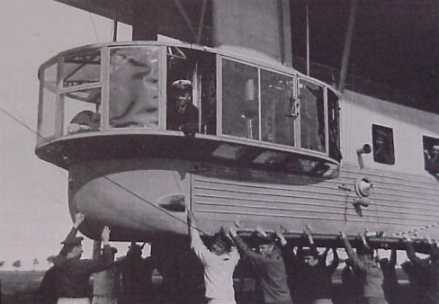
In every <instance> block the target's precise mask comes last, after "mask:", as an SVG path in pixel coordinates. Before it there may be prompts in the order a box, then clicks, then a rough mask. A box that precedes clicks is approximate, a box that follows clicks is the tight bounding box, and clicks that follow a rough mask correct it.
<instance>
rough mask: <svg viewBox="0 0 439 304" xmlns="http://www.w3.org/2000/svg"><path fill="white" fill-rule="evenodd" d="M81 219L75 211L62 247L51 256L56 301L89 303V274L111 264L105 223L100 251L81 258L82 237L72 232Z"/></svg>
mask: <svg viewBox="0 0 439 304" xmlns="http://www.w3.org/2000/svg"><path fill="white" fill-rule="evenodd" d="M84 219H85V216H84V215H83V214H82V213H77V214H75V221H74V224H73V228H72V229H71V230H70V232H69V234H68V235H67V237H66V239H65V240H64V241H63V242H62V244H63V247H62V249H61V251H60V253H59V254H58V256H57V257H56V258H55V262H54V264H55V267H56V278H57V280H56V294H57V296H58V301H57V303H58V304H89V303H90V300H89V298H90V285H89V281H90V276H91V275H92V274H93V273H95V272H100V271H102V270H105V269H107V268H109V267H110V266H111V265H112V264H113V254H112V248H111V247H110V245H109V240H110V229H109V228H108V227H107V226H105V227H104V229H103V230H102V233H101V239H102V243H103V244H104V250H103V255H102V256H100V257H99V258H98V259H94V260H89V259H81V255H82V252H83V250H82V240H83V238H82V237H77V236H76V234H77V232H78V228H79V226H80V225H81V223H82V222H83V221H84Z"/></svg>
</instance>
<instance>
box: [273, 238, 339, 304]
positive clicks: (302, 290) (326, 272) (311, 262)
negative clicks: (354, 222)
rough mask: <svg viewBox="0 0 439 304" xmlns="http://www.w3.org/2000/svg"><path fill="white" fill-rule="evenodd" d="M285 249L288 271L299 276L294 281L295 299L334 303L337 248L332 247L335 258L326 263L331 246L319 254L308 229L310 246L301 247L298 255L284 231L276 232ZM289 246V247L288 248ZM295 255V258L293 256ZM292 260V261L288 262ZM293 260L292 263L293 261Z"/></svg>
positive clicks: (306, 302) (306, 303) (314, 303)
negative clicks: (333, 292) (333, 282)
mask: <svg viewBox="0 0 439 304" xmlns="http://www.w3.org/2000/svg"><path fill="white" fill-rule="evenodd" d="M276 235H277V237H278V238H279V240H280V244H281V246H282V248H284V249H286V250H285V251H284V258H285V261H286V263H287V265H286V266H287V272H288V273H290V274H291V273H293V274H294V277H295V278H297V279H296V280H295V282H294V297H293V298H294V301H295V300H296V299H297V300H298V303H302V304H332V279H331V278H332V275H333V273H334V271H335V269H336V268H337V266H338V263H339V259H338V254H337V250H336V248H332V252H333V259H332V262H331V264H329V265H327V264H326V258H327V255H328V252H329V248H327V249H326V250H325V252H324V253H323V254H321V255H320V254H319V252H318V250H317V247H316V246H315V243H314V240H313V238H312V235H311V232H310V231H306V235H307V236H308V241H309V244H310V248H302V247H299V248H298V250H297V257H295V258H294V252H293V249H292V247H291V246H287V245H288V242H287V240H286V239H285V237H284V236H283V234H282V233H280V232H276ZM288 247H289V248H288ZM292 257H293V258H292ZM287 261H290V262H287ZM291 261H292V263H291Z"/></svg>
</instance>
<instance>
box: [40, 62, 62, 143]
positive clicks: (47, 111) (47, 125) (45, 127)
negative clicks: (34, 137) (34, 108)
mask: <svg viewBox="0 0 439 304" xmlns="http://www.w3.org/2000/svg"><path fill="white" fill-rule="evenodd" d="M57 70H58V64H56V63H54V64H52V65H50V66H48V67H47V68H45V69H44V70H43V72H42V73H41V75H40V77H41V79H40V86H41V88H40V91H41V96H40V109H39V120H38V134H39V135H40V136H39V137H38V138H39V140H40V141H45V140H48V139H51V138H52V137H54V136H55V135H56V132H57V121H56V118H57V112H58V109H59V104H58V103H57V96H56V91H57V90H56V87H57Z"/></svg>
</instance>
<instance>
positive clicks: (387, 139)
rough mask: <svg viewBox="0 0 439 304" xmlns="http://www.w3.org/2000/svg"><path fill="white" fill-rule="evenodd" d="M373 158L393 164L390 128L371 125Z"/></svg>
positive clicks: (393, 153) (391, 131) (393, 155)
mask: <svg viewBox="0 0 439 304" xmlns="http://www.w3.org/2000/svg"><path fill="white" fill-rule="evenodd" d="M372 141H373V159H374V161H376V162H377V163H382V164H388V165H393V164H395V152H394V147H393V130H392V129H391V128H387V127H383V126H379V125H375V124H373V125H372Z"/></svg>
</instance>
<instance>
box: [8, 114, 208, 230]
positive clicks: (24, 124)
mask: <svg viewBox="0 0 439 304" xmlns="http://www.w3.org/2000/svg"><path fill="white" fill-rule="evenodd" d="M0 111H1V112H2V113H4V114H5V115H7V116H8V117H9V118H11V119H12V120H13V121H15V122H16V123H17V124H19V125H21V126H22V127H24V128H25V129H27V130H28V131H30V132H31V133H33V134H34V135H37V136H38V137H40V138H42V139H46V138H45V137H44V136H42V135H41V134H39V133H38V131H36V130H34V129H33V128H31V127H29V126H28V125H27V124H26V123H24V122H23V121H21V120H20V119H18V118H17V117H15V116H14V115H13V114H11V113H10V112H9V111H7V110H6V109H4V108H2V107H0ZM88 169H90V167H88ZM90 171H93V170H92V169H90ZM104 179H106V180H107V181H109V182H110V183H112V184H113V185H115V186H117V187H119V188H120V189H122V190H124V191H126V192H127V193H129V194H131V195H133V196H134V197H136V198H138V199H140V200H141V201H143V202H145V203H147V204H148V205H150V206H152V207H153V208H155V209H157V210H159V211H161V212H163V213H164V214H167V215H168V216H170V217H172V218H173V219H176V220H177V221H179V222H181V223H183V224H185V225H188V224H187V222H186V221H185V220H182V219H180V218H179V217H177V216H175V215H173V214H172V213H169V212H168V211H166V210H165V209H163V208H160V207H159V206H156V205H154V204H153V203H151V202H149V201H148V200H146V199H145V198H143V197H142V196H141V195H139V194H137V193H136V192H134V191H132V190H130V189H128V188H127V187H125V186H124V185H122V184H120V183H118V182H116V181H114V180H112V179H111V178H109V177H108V176H104ZM147 226H149V225H147ZM196 228H197V229H198V230H199V231H201V232H202V233H204V234H206V232H205V231H203V230H201V229H200V228H198V227H196Z"/></svg>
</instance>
